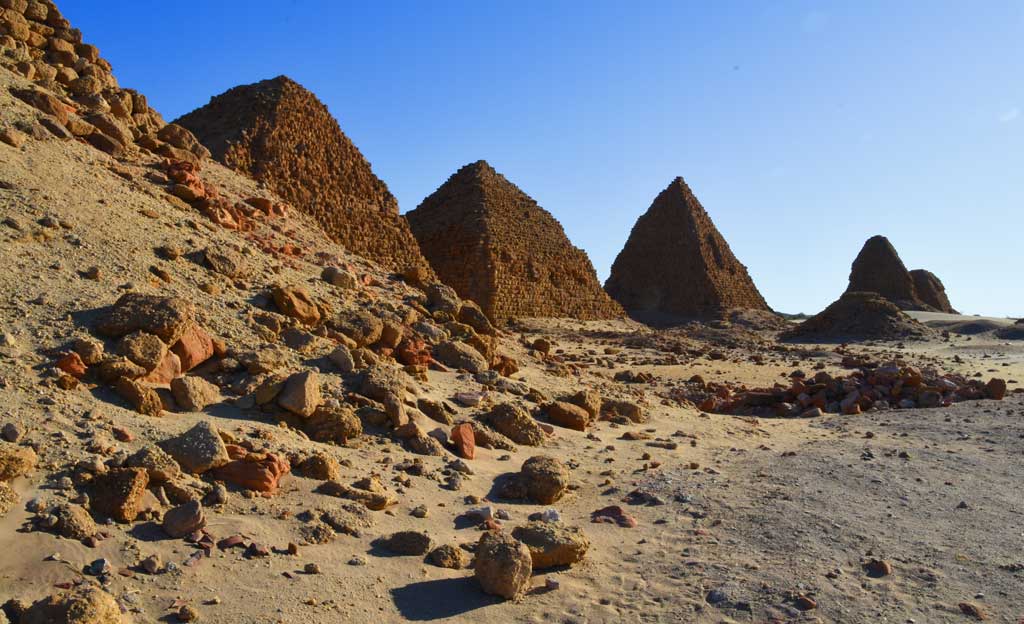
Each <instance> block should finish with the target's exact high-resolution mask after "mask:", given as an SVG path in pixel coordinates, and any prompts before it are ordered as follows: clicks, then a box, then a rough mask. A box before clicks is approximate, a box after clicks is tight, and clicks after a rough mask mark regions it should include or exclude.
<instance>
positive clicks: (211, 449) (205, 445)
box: [160, 421, 229, 474]
mask: <svg viewBox="0 0 1024 624" xmlns="http://www.w3.org/2000/svg"><path fill="white" fill-rule="evenodd" d="M160 448H162V449H163V450H165V451H167V454H168V455H170V456H171V457H173V458H174V460H175V461H176V462H178V465H179V466H181V467H182V469H183V470H184V471H185V472H189V473H192V474H202V473H204V472H206V471H207V470H210V469H211V468H217V467H218V466H223V465H224V464H226V463H227V462H228V461H229V457H228V451H227V448H225V446H224V442H223V441H222V440H221V438H220V435H219V434H218V432H217V428H216V427H214V426H213V425H211V424H210V423H208V422H205V421H203V422H199V423H197V424H196V425H195V426H194V427H192V428H191V429H189V430H187V431H185V432H183V433H181V434H180V435H177V436H175V437H173V438H169V439H167V440H164V441H163V442H161V443H160Z"/></svg>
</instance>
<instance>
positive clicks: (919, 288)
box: [910, 269, 958, 314]
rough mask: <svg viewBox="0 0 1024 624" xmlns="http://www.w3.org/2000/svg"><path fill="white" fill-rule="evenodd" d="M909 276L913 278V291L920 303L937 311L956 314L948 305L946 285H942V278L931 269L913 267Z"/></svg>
mask: <svg viewBox="0 0 1024 624" xmlns="http://www.w3.org/2000/svg"><path fill="white" fill-rule="evenodd" d="M910 277H911V279H913V280H914V292H915V293H917V297H918V299H920V300H921V302H922V303H924V304H925V305H927V306H929V307H931V308H934V309H936V310H938V311H939V312H945V313H947V314H958V312H957V311H956V310H954V309H953V306H952V305H950V303H949V297H948V296H947V295H946V287H945V286H943V285H942V280H940V279H939V278H938V276H936V275H935V274H934V273H932V272H931V271H926V270H924V269H914V270H913V271H911V272H910Z"/></svg>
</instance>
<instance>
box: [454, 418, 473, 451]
mask: <svg viewBox="0 0 1024 624" xmlns="http://www.w3.org/2000/svg"><path fill="white" fill-rule="evenodd" d="M451 442H452V444H453V445H454V446H455V454H456V455H458V456H459V457H462V458H464V459H473V458H474V457H476V436H475V435H473V426H472V425H470V424H469V423H462V424H461V425H455V426H454V427H452V433H451Z"/></svg>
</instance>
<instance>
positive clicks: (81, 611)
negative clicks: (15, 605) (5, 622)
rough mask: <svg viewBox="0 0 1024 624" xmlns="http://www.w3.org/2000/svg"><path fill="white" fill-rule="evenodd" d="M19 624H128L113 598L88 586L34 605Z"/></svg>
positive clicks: (96, 588)
mask: <svg viewBox="0 0 1024 624" xmlns="http://www.w3.org/2000/svg"><path fill="white" fill-rule="evenodd" d="M18 622H19V624H126V623H127V622H128V619H127V618H125V617H124V616H122V615H121V607H120V606H118V604H117V601H116V600H114V598H113V596H111V595H110V594H108V593H107V592H105V591H103V590H102V589H100V588H99V587H95V586H91V585H87V586H84V587H80V588H78V589H75V590H73V591H71V592H68V593H64V594H60V595H56V596H49V597H47V598H43V599H42V600H38V601H36V602H34V603H32V606H31V607H29V608H28V609H27V610H26V611H25V613H24V614H22V616H21V618H20V619H19V620H18Z"/></svg>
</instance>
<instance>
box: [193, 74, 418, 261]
mask: <svg viewBox="0 0 1024 624" xmlns="http://www.w3.org/2000/svg"><path fill="white" fill-rule="evenodd" d="M176 123H178V124H180V125H181V126H183V127H185V128H188V129H189V130H191V131H192V132H194V133H195V135H196V136H197V137H199V140H200V141H201V142H202V144H203V145H205V146H206V147H208V148H209V149H210V151H211V152H212V153H213V157H214V158H216V159H217V160H219V161H221V162H222V163H224V164H225V165H227V166H229V167H231V168H233V169H235V170H237V171H241V172H243V173H245V174H247V175H249V176H250V177H252V178H254V179H256V180H257V181H260V182H264V183H266V184H267V185H268V186H269V187H270V188H271V189H273V190H274V191H275V192H276V193H277V194H278V195H280V196H281V197H283V198H284V199H286V200H288V201H289V202H290V203H291V204H293V205H294V206H295V207H296V208H298V209H299V210H302V211H303V212H306V213H307V214H309V215H311V216H312V217H314V218H315V219H316V220H317V222H319V224H320V226H321V227H323V229H324V231H325V232H327V234H328V235H330V236H331V237H332V238H333V239H335V240H336V241H337V242H339V243H341V244H342V245H344V246H345V247H346V248H347V249H348V250H350V251H352V252H353V253H356V254H358V255H360V256H363V257H365V258H370V259H372V260H375V261H376V262H378V263H379V264H381V265H382V266H384V267H385V268H389V269H394V270H402V269H404V268H406V267H408V266H411V265H419V266H422V267H427V262H426V261H425V260H424V259H423V257H422V256H421V255H420V252H419V248H418V247H417V245H416V239H415V238H413V236H412V233H411V232H410V231H409V226H408V224H407V223H406V221H405V218H403V217H401V216H399V214H398V201H397V200H396V199H395V197H394V196H393V195H392V194H391V192H390V191H389V190H388V187H387V185H386V184H384V182H383V181H381V180H380V179H379V178H378V177H377V176H376V175H374V173H373V170H372V169H371V168H370V163H369V162H367V160H366V158H364V157H363V155H362V153H360V151H359V149H358V148H356V146H355V145H354V144H353V143H352V141H351V140H349V138H348V137H347V136H345V134H344V133H343V132H342V131H341V128H340V127H339V126H338V122H337V120H335V118H334V117H333V116H331V113H330V112H329V111H328V110H327V107H326V106H324V104H323V103H322V102H320V100H318V99H317V97H316V96H315V95H313V94H312V93H310V92H309V91H308V90H306V89H305V88H304V87H302V86H301V85H299V84H297V83H296V82H294V81H292V80H291V79H289V78H287V77H285V76H278V77H277V78H273V79H271V80H264V81H262V82H257V83H255V84H250V85H243V86H239V87H235V88H233V89H230V90H228V91H226V92H224V93H222V94H221V95H218V96H216V97H214V98H212V99H211V100H210V103H209V104H207V105H206V106H204V107H202V108H199V109H197V110H194V111H192V112H191V113H189V114H187V115H185V116H183V117H181V118H180V119H178V120H177V122H176Z"/></svg>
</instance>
